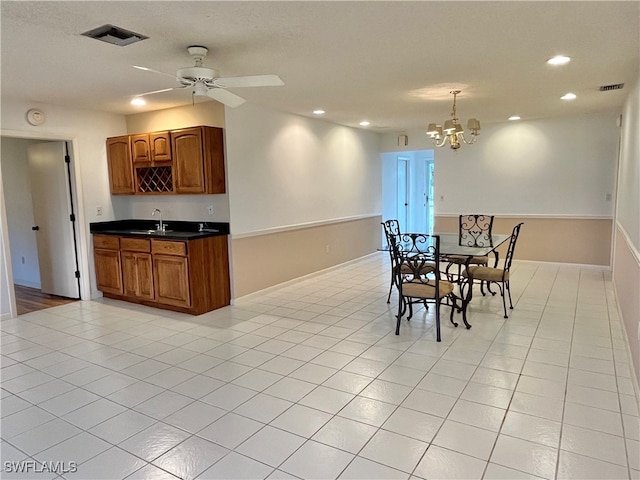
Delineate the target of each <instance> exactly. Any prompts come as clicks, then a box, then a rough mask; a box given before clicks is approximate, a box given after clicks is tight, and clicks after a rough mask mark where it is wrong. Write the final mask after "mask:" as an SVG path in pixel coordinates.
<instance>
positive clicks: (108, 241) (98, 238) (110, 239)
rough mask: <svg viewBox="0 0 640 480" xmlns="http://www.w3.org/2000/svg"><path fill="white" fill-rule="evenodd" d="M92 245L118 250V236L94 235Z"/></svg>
mask: <svg viewBox="0 0 640 480" xmlns="http://www.w3.org/2000/svg"><path fill="white" fill-rule="evenodd" d="M93 246H94V248H104V249H106V250H119V249H120V238H119V237H114V236H113V235H94V236H93Z"/></svg>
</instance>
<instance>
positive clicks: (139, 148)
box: [130, 132, 171, 167]
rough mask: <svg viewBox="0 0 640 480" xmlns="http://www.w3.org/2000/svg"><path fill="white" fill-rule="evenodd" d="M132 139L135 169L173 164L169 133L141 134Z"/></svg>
mask: <svg viewBox="0 0 640 480" xmlns="http://www.w3.org/2000/svg"><path fill="white" fill-rule="evenodd" d="M130 139H131V140H130V141H131V160H132V161H133V166H134V167H141V166H149V165H154V164H157V163H166V162H171V141H170V138H169V132H155V133H140V134H137V135H131V136H130Z"/></svg>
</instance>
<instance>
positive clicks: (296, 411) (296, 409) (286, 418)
mask: <svg viewBox="0 0 640 480" xmlns="http://www.w3.org/2000/svg"><path fill="white" fill-rule="evenodd" d="M330 418H331V414H329V413H326V412H322V411H320V410H316V409H314V408H310V407H305V406H304V405H293V406H292V407H291V408H289V409H288V410H287V411H285V412H284V413H282V414H281V415H280V416H279V417H278V418H276V419H275V420H273V421H272V422H271V425H272V426H274V427H278V428H280V429H282V430H286V431H288V432H291V433H295V434H296V435H301V436H303V437H305V438H310V437H311V436H312V435H313V434H314V433H315V432H317V431H318V430H319V429H320V428H321V427H322V426H323V425H324V424H325V423H327V422H328V421H329V419H330Z"/></svg>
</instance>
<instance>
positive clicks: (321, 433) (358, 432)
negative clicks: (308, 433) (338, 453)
mask: <svg viewBox="0 0 640 480" xmlns="http://www.w3.org/2000/svg"><path fill="white" fill-rule="evenodd" d="M376 431H377V428H376V427H373V426H371V425H367V424H365V423H361V422H356V421H354V420H349V419H348V418H342V417H338V416H336V417H333V418H332V419H331V420H329V421H328V422H327V423H326V424H325V425H324V426H323V427H322V428H321V429H320V430H318V432H317V433H316V434H315V435H314V436H313V440H315V441H317V442H320V443H324V444H325V445H329V446H331V447H335V448H338V449H340V450H346V451H347V452H350V453H358V452H359V451H360V450H361V449H362V447H363V446H364V445H365V444H366V443H367V442H368V441H369V439H370V438H371V437H372V436H373V434H374V433H376Z"/></svg>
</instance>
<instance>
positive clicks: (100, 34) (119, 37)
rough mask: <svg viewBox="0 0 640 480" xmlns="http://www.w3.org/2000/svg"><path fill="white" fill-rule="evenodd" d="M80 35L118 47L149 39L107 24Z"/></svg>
mask: <svg viewBox="0 0 640 480" xmlns="http://www.w3.org/2000/svg"><path fill="white" fill-rule="evenodd" d="M82 35H84V36H85V37H89V38H95V39H96V40H100V41H102V42H107V43H111V44H113V45H118V46H119V47H124V46H126V45H131V44H132V43H136V42H139V41H140V40H145V39H147V38H149V37H145V36H144V35H140V34H139V33H135V32H131V31H129V30H125V29H124V28H120V27H116V26H115V25H109V24H107V25H102V26H101V27H98V28H94V29H93V30H89V31H88V32H84V33H83V34H82Z"/></svg>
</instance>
